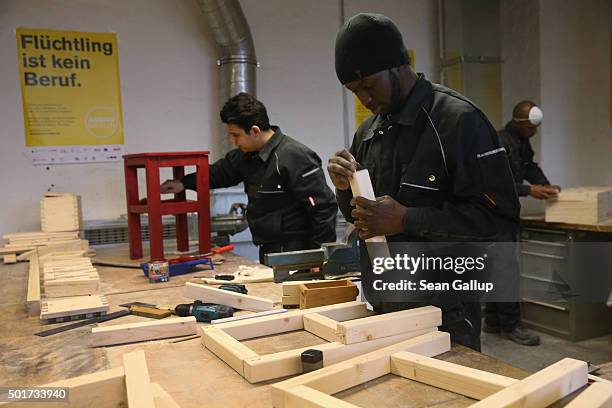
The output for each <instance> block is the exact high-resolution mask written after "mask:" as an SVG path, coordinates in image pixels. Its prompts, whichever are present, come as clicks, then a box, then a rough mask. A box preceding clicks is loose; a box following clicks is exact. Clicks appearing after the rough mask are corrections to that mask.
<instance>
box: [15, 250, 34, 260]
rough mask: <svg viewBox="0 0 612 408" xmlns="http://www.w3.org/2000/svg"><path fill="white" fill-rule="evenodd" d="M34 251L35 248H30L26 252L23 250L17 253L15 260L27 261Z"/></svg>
mask: <svg viewBox="0 0 612 408" xmlns="http://www.w3.org/2000/svg"><path fill="white" fill-rule="evenodd" d="M35 253H36V250H35V249H33V250H31V251H28V252H24V253H22V254H21V255H18V256H17V262H21V261H29V260H30V257H31V256H32V255H34V254H35Z"/></svg>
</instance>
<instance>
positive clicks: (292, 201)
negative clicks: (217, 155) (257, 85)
mask: <svg viewBox="0 0 612 408" xmlns="http://www.w3.org/2000/svg"><path fill="white" fill-rule="evenodd" d="M221 120H222V121H223V123H225V124H226V127H227V132H228V134H229V137H230V139H231V142H232V143H233V144H234V145H235V146H236V147H237V149H233V150H231V151H230V152H229V153H227V155H226V156H225V157H224V158H222V159H220V160H218V161H216V162H215V163H214V164H212V165H210V167H209V179H210V188H211V189H215V188H221V187H231V186H235V185H237V184H239V183H241V182H244V190H245V193H246V194H247V196H248V205H247V214H246V216H247V221H248V223H249V228H250V229H251V234H252V236H253V243H254V244H255V245H258V246H259V262H260V263H262V264H263V263H264V255H265V254H268V253H276V252H287V251H297V250H302V249H314V248H319V247H320V246H321V244H322V243H324V242H334V241H336V214H337V212H338V206H337V204H336V200H335V197H334V194H333V192H332V191H331V189H330V188H329V187H328V186H327V183H326V182H325V175H324V174H323V171H322V168H321V159H320V158H319V156H318V155H317V154H316V153H315V152H313V151H312V150H310V149H309V148H308V147H306V146H304V145H303V144H301V143H299V142H297V141H296V140H294V139H292V138H290V137H289V136H287V135H285V134H283V133H282V132H281V130H280V128H279V127H278V126H271V125H270V121H269V119H268V113H267V110H266V107H265V106H264V105H263V104H262V103H261V102H260V101H258V100H257V99H255V98H254V97H253V96H251V95H249V94H246V93H240V94H238V95H236V96H234V97H232V98H230V99H229V100H228V101H227V102H226V103H225V105H224V106H223V109H222V110H221ZM195 186H196V178H195V173H193V174H188V175H186V176H185V177H183V178H182V179H181V180H167V181H165V182H164V183H163V184H162V186H161V192H162V194H166V193H173V194H176V193H179V192H182V191H183V190H184V189H186V188H187V189H191V190H195Z"/></svg>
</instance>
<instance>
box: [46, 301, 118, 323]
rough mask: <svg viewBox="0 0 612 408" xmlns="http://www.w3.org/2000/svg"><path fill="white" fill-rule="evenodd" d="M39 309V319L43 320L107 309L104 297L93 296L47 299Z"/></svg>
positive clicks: (105, 310)
mask: <svg viewBox="0 0 612 408" xmlns="http://www.w3.org/2000/svg"><path fill="white" fill-rule="evenodd" d="M40 309H41V310H40V318H41V319H42V320H45V319H53V318H57V317H65V316H76V315H82V314H90V313H97V312H107V311H108V309H109V307H108V301H107V300H106V297H104V296H102V295H94V296H73V297H69V298H60V299H48V300H46V301H45V302H42V303H41V308H40Z"/></svg>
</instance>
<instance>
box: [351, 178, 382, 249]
mask: <svg viewBox="0 0 612 408" xmlns="http://www.w3.org/2000/svg"><path fill="white" fill-rule="evenodd" d="M349 182H350V184H351V191H352V192H353V197H357V196H361V197H363V198H367V199H368V200H376V195H375V194H374V188H373V187H372V180H371V179H370V173H369V172H368V170H367V169H364V170H359V171H356V172H355V174H353V177H351V178H350V179H349ZM366 242H385V243H386V242H387V238H386V237H385V236H384V235H383V236H378V237H372V238H369V239H367V240H366ZM368 249H370V248H368ZM387 252H388V249H387Z"/></svg>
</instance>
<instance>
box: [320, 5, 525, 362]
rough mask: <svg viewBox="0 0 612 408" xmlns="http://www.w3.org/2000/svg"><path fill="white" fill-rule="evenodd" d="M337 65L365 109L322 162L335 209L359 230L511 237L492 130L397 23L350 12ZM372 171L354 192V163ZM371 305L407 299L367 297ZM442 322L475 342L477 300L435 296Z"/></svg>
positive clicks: (506, 173) (426, 236)
mask: <svg viewBox="0 0 612 408" xmlns="http://www.w3.org/2000/svg"><path fill="white" fill-rule="evenodd" d="M335 53H336V59H335V61H336V62H335V63H336V74H337V76H338V79H339V80H340V82H341V83H342V84H343V85H345V86H346V87H347V88H348V89H349V90H350V91H352V92H353V93H354V94H355V95H357V97H358V98H359V99H360V101H361V102H362V103H363V104H364V105H365V106H366V107H367V108H368V109H369V110H370V111H371V112H372V113H373V115H372V116H370V117H369V118H368V119H366V120H365V121H364V122H363V123H362V124H361V126H360V127H359V129H358V130H357V133H356V134H355V137H354V139H353V143H352V146H351V148H350V150H346V149H344V150H340V151H338V152H337V153H336V154H335V155H334V156H333V157H332V158H331V159H330V160H329V163H328V167H327V168H328V171H329V174H330V176H331V179H332V182H333V183H334V185H335V186H336V196H337V200H338V205H339V207H340V210H341V211H342V212H343V214H344V215H345V217H346V218H347V220H348V221H350V222H353V223H354V225H355V227H356V228H357V229H358V231H359V236H360V238H362V239H368V238H371V237H374V236H381V235H385V236H387V239H388V240H390V241H403V242H410V241H445V242H450V241H453V242H454V241H465V242H474V241H513V240H514V239H515V236H516V233H517V228H518V219H519V203H518V198H517V196H516V192H515V191H514V186H513V181H512V175H511V173H510V169H509V166H508V160H507V157H506V155H505V152H504V151H503V149H501V148H500V146H499V142H498V138H497V134H496V132H495V129H494V128H493V127H492V126H491V124H490V123H489V121H488V120H487V118H486V116H485V115H484V114H483V113H482V112H481V111H480V109H478V108H477V107H476V106H475V105H474V104H472V103H471V102H470V101H469V100H468V99H466V98H465V97H464V96H462V95H460V94H458V93H457V92H454V91H452V90H451V89H448V88H445V87H443V86H440V85H437V84H432V83H431V82H429V81H428V80H427V79H425V76H424V75H423V74H416V73H415V72H414V71H413V70H412V69H411V68H410V66H409V62H410V61H409V56H408V52H407V49H406V47H405V45H404V43H403V39H402V35H401V33H400V32H399V30H398V28H397V27H396V25H395V24H394V23H393V22H392V21H391V20H390V19H389V18H387V17H385V16H383V15H379V14H358V15H356V16H354V17H352V18H351V19H349V20H348V21H347V22H346V23H345V24H344V25H343V26H342V28H341V29H340V31H339V33H338V36H337V38H336V50H335ZM358 164H359V165H361V166H363V167H365V168H367V169H368V170H369V172H370V177H371V180H372V185H373V188H374V192H375V195H376V197H377V198H376V200H375V201H372V200H367V199H365V198H363V197H353V195H352V193H351V189H350V184H349V179H350V178H351V177H353V174H354V172H355V171H356V170H357V166H358ZM374 306H375V309H376V310H377V311H379V312H389V311H393V310H398V309H405V308H410V307H414V305H412V306H411V305H409V304H408V305H406V304H397V303H388V304H384V303H383V304H378V305H374ZM437 306H439V307H440V308H441V309H442V327H441V330H444V331H447V332H449V333H450V335H451V339H452V340H453V341H454V342H457V343H459V344H463V345H465V346H468V347H470V348H473V349H475V350H480V326H481V322H480V303H479V302H474V301H459V302H451V303H447V304H444V305H443V304H438V305H437Z"/></svg>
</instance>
